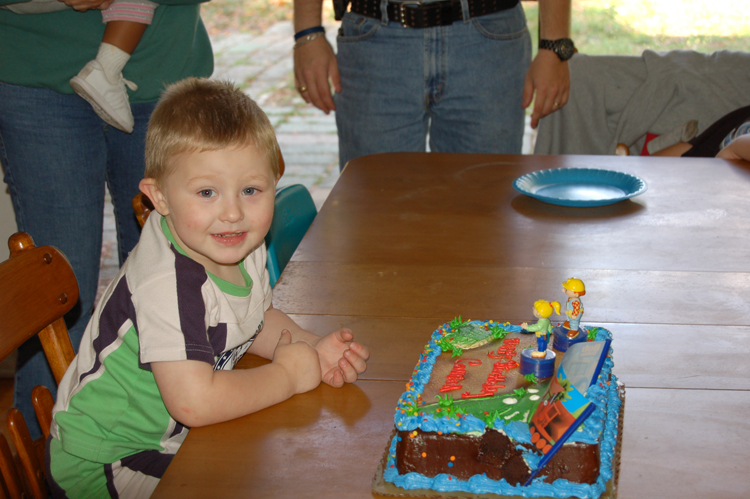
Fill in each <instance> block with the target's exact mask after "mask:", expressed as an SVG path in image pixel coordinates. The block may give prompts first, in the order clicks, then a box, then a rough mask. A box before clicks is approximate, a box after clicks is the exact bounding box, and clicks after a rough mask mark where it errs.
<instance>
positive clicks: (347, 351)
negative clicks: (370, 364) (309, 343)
mask: <svg viewBox="0 0 750 499" xmlns="http://www.w3.org/2000/svg"><path fill="white" fill-rule="evenodd" d="M353 340H354V335H353V334H352V332H351V331H350V330H349V329H339V330H338V331H334V332H333V333H331V334H329V335H326V336H323V337H322V338H320V339H319V340H318V341H317V342H316V343H315V345H313V346H314V347H315V349H316V350H317V351H318V357H319V358H320V371H321V376H322V380H323V383H326V384H328V385H331V386H333V387H335V388H340V387H342V386H344V383H354V382H355V381H357V377H358V375H359V374H360V373H363V372H365V370H366V369H367V359H368V358H369V357H370V351H369V350H368V349H367V347H366V346H364V345H360V344H359V343H357V342H356V341H353Z"/></svg>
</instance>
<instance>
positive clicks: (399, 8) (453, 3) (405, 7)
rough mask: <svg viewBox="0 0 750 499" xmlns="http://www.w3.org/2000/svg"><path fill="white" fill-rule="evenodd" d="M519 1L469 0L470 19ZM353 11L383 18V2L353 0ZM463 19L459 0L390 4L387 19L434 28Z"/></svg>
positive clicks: (409, 0)
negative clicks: (381, 3)
mask: <svg viewBox="0 0 750 499" xmlns="http://www.w3.org/2000/svg"><path fill="white" fill-rule="evenodd" d="M518 1H519V0H469V17H479V16H484V15H487V14H492V13H495V12H499V11H501V10H507V9H511V8H513V7H515V6H516V5H518ZM351 5H352V7H351V11H352V12H354V13H356V14H360V15H362V16H365V17H372V18H374V19H381V18H382V15H381V12H380V0H352V3H351ZM463 18H464V15H463V12H462V10H461V2H460V0H443V1H439V2H431V3H423V2H421V1H418V0H417V1H415V0H406V1H404V2H391V1H389V2H388V20H389V21H393V22H397V23H400V24H401V26H403V27H405V28H433V27H435V26H448V25H449V24H453V23H454V22H456V21H461V20H462V19H463Z"/></svg>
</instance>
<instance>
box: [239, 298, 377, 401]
mask: <svg viewBox="0 0 750 499" xmlns="http://www.w3.org/2000/svg"><path fill="white" fill-rule="evenodd" d="M285 329H286V330H288V331H291V334H292V341H304V342H306V343H308V344H310V345H312V346H313V347H315V350H317V352H318V355H319V357H320V371H321V376H322V381H323V382H324V383H327V384H329V385H331V386H334V387H341V386H343V385H344V383H354V382H355V381H357V377H358V375H359V373H363V372H364V371H365V369H367V359H368V358H369V356H370V352H369V350H368V349H367V347H365V346H364V345H361V344H359V343H357V342H356V341H354V335H353V334H352V332H351V331H350V330H348V329H339V330H338V331H334V332H333V333H330V334H328V335H326V336H322V337H321V336H318V335H316V334H314V333H311V332H310V331H307V330H305V329H303V328H301V327H300V326H299V325H298V324H297V323H296V322H294V321H293V320H292V318H291V317H289V316H288V315H286V314H285V313H284V312H282V311H281V310H278V309H275V308H273V307H271V308H269V309H268V310H266V313H265V318H264V324H263V331H261V334H259V335H258V337H257V338H256V339H255V341H254V342H253V344H252V346H251V347H250V349H249V350H248V351H249V352H251V353H254V354H255V355H259V356H261V357H265V358H269V357H268V354H269V351H271V347H272V345H274V342H275V341H277V340H278V337H279V335H280V334H281V331H282V330H285Z"/></svg>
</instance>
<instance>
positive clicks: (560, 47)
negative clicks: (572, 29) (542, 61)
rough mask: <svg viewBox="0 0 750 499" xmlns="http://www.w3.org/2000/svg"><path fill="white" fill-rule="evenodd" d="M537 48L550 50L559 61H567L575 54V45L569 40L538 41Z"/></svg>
mask: <svg viewBox="0 0 750 499" xmlns="http://www.w3.org/2000/svg"><path fill="white" fill-rule="evenodd" d="M539 48H540V49H547V50H551V51H552V52H554V53H555V54H557V57H559V58H560V60H561V61H563V62H564V61H567V60H568V59H570V58H571V57H573V54H575V52H576V47H575V44H574V43H573V40H571V39H570V38H560V39H558V40H544V39H540V40H539Z"/></svg>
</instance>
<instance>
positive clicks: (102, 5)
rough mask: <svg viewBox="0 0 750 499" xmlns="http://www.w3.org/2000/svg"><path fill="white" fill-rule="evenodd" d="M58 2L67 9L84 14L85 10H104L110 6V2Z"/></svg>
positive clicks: (100, 0) (77, 0) (109, 0)
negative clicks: (70, 8)
mask: <svg viewBox="0 0 750 499" xmlns="http://www.w3.org/2000/svg"><path fill="white" fill-rule="evenodd" d="M59 1H60V2H62V3H64V4H65V5H67V6H68V7H72V8H73V9H75V10H77V11H79V12H86V11H87V10H92V9H97V10H105V9H107V8H108V7H109V6H110V5H111V4H112V0H59Z"/></svg>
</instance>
